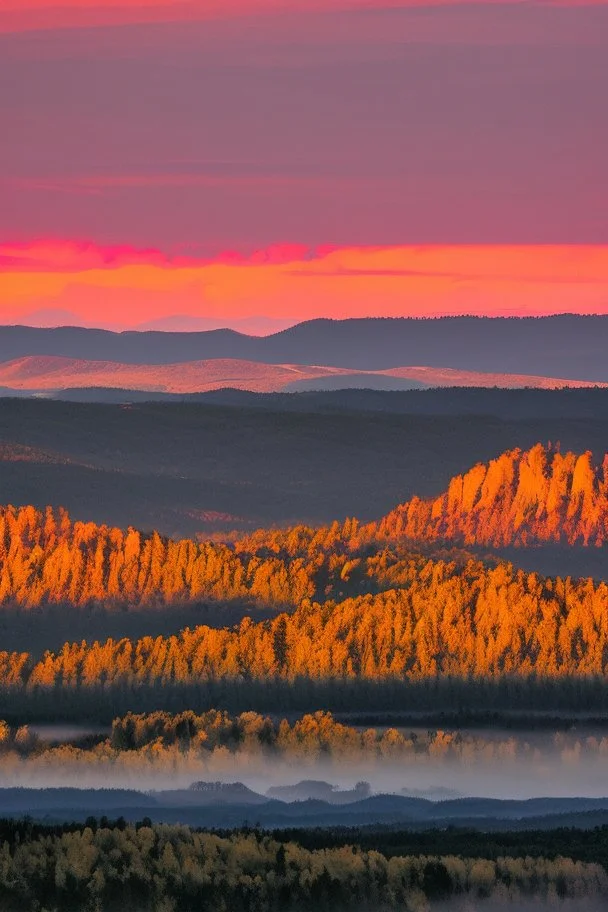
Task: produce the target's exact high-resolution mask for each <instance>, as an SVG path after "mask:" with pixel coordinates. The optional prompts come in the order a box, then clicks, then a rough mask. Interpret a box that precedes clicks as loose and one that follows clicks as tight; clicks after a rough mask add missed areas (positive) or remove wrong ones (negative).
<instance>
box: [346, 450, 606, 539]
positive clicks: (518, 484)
mask: <svg viewBox="0 0 608 912" xmlns="http://www.w3.org/2000/svg"><path fill="white" fill-rule="evenodd" d="M364 531H365V535H366V537H368V538H370V537H373V538H395V537H401V536H403V537H405V538H410V539H419V540H425V541H436V540H437V539H449V540H457V541H461V542H463V543H465V544H467V545H473V544H478V545H490V546H494V547H501V546H505V545H520V546H525V545H530V544H535V543H561V544H568V545H575V544H581V545H603V544H604V543H605V542H606V541H607V540H608V455H606V456H605V457H604V461H603V464H602V466H601V468H596V467H594V465H593V463H592V457H591V453H583V454H582V455H580V456H577V455H575V454H574V453H566V454H564V455H562V454H561V453H559V452H555V451H554V452H552V451H550V450H547V449H545V448H544V447H542V446H541V445H540V444H538V445H537V446H535V447H533V448H532V449H531V450H528V451H526V452H522V451H521V450H512V451H510V452H507V453H503V454H502V455H501V456H499V457H498V458H497V459H493V460H492V461H491V462H490V463H489V464H488V465H476V466H475V467H474V468H472V469H471V470H470V471H469V472H467V473H466V474H465V475H458V476H457V477H455V478H453V479H452V480H451V482H450V484H449V486H448V489H447V491H446V492H445V494H442V495H441V496H440V497H438V498H436V499H435V500H420V499H419V498H417V497H414V498H413V499H412V500H411V501H409V502H408V503H405V504H402V505H401V506H399V507H397V509H396V510H394V511H393V512H392V513H389V514H388V516H386V517H385V518H384V519H383V520H381V521H380V522H379V523H377V524H372V525H371V526H367V527H366V528H365V530H364Z"/></svg>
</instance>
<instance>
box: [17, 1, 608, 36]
mask: <svg viewBox="0 0 608 912" xmlns="http://www.w3.org/2000/svg"><path fill="white" fill-rule="evenodd" d="M469 2H472V3H477V4H479V5H486V6H487V5H488V4H489V3H496V4H498V3H502V4H504V3H513V4H519V3H521V0H469ZM533 2H534V0H533ZM536 2H537V4H538V5H544V6H549V5H552V6H604V5H606V4H607V3H608V0H536ZM458 5H462V0H381V2H380V0H290V2H289V3H287V2H286V0H177V2H175V0H174V2H170V0H0V32H18V31H32V30H37V29H58V28H74V27H87V26H107V25H129V24H134V23H153V22H189V21H190V22H192V21H202V20H205V19H216V18H227V17H231V16H249V15H255V14H258V13H264V12H275V13H276V12H284V11H289V12H298V11H312V10H317V11H329V10H340V9H374V8H375V7H382V8H386V7H393V8H407V7H429V6H458Z"/></svg>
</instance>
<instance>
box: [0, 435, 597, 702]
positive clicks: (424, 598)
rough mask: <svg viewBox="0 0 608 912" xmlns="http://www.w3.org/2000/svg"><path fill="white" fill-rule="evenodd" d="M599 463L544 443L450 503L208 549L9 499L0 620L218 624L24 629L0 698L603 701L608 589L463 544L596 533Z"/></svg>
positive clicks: (470, 481)
mask: <svg viewBox="0 0 608 912" xmlns="http://www.w3.org/2000/svg"><path fill="white" fill-rule="evenodd" d="M607 467H608V462H607V461H606V460H605V461H604V468H603V469H601V470H597V469H593V467H592V464H591V462H590V457H589V454H585V455H583V456H578V457H577V456H575V455H573V454H571V453H567V454H565V455H561V454H560V453H559V452H558V451H553V452H549V451H547V450H545V449H544V448H543V447H541V446H536V447H534V448H533V449H532V450H530V451H528V452H526V453H524V452H521V451H513V452H509V453H505V454H503V456H501V457H499V458H498V459H496V460H494V461H493V462H491V463H490V464H489V466H477V467H476V468H474V469H472V470H471V471H470V472H469V473H467V474H466V475H465V476H463V477H458V478H455V479H454V480H453V482H452V483H451V484H450V486H449V489H448V492H447V494H446V495H444V497H443V498H439V499H438V500H435V501H432V502H431V501H428V502H426V501H417V500H414V501H412V502H411V503H410V504H409V505H404V506H403V507H401V508H399V509H398V510H397V511H395V512H394V513H393V514H390V515H388V516H387V517H385V518H384V519H383V520H381V521H379V522H378V523H376V524H367V525H365V524H361V523H359V522H358V521H357V520H356V519H350V520H347V521H346V522H343V523H337V522H336V523H333V524H332V525H331V526H325V527H317V528H314V527H308V526H295V527H291V528H288V529H269V530H259V531H257V532H252V533H250V534H248V535H237V536H234V537H232V538H230V539H227V540H225V541H219V540H218V541H209V540H208V541H205V542H201V543H197V542H194V541H192V540H187V539H184V540H180V541H173V540H171V539H166V538H163V537H162V536H160V535H159V534H158V533H156V532H154V533H151V534H149V535H145V534H143V533H141V532H139V531H137V530H135V529H133V528H130V529H128V530H126V531H122V530H120V529H116V528H111V527H107V526H97V525H95V524H94V523H84V522H72V521H71V520H70V518H69V516H68V514H67V513H66V512H65V511H63V510H52V509H50V508H48V509H47V510H46V511H45V512H41V511H37V510H35V509H34V508H33V507H23V508H14V507H5V508H3V509H2V510H1V511H0V602H1V603H2V604H3V605H4V610H5V612H6V615H5V617H6V618H8V617H10V613H11V612H13V613H14V612H16V611H17V612H19V611H21V612H25V613H32V620H33V621H34V620H35V618H36V612H39V611H43V612H44V611H50V610H51V609H52V610H57V611H58V610H60V609H61V610H62V612H63V615H64V616H65V617H66V618H67V617H69V613H70V612H87V611H88V612H90V611H99V610H102V611H105V612H121V613H124V612H125V610H126V611H127V612H129V611H135V612H136V611H142V612H150V611H154V610H155V611H158V612H159V613H160V614H162V615H163V616H164V617H166V618H170V617H171V612H173V611H175V612H176V618H178V617H180V612H181V611H183V610H184V608H190V609H193V610H194V609H196V608H197V606H199V607H200V608H201V609H203V607H205V606H206V608H207V610H208V609H209V606H210V605H214V606H215V609H214V612H215V615H214V617H215V624H213V625H212V624H209V623H206V624H200V623H199V624H196V623H195V624H193V625H192V626H186V627H182V629H181V630H180V631H179V632H177V631H176V632H172V633H170V634H160V635H156V636H152V635H149V634H146V635H141V636H134V637H118V638H112V637H110V638H107V639H103V638H100V639H95V640H82V641H81V642H65V644H64V645H62V646H60V647H59V648H58V649H55V650H54V651H50V650H47V651H45V652H44V653H43V654H40V653H37V652H36V651H35V648H36V647H35V639H34V640H32V639H30V642H31V643H32V649H33V651H30V650H19V651H10V650H5V651H2V652H0V710H1V711H2V712H6V708H7V707H8V706H9V704H12V705H13V712H19V711H20V708H21V709H23V708H24V707H25V706H26V704H28V703H29V704H30V707H34V706H37V707H38V709H39V710H40V711H41V712H45V711H46V709H45V707H48V706H49V705H52V704H54V705H55V706H57V707H59V706H60V705H61V703H62V701H61V700H59V702H58V698H59V697H60V695H61V694H62V693H63V694H64V695H65V700H63V704H64V705H65V704H68V703H69V704H70V705H71V706H72V711H74V712H78V711H79V709H78V708H79V707H80V711H83V707H84V706H86V704H87V703H88V705H89V706H90V705H92V704H99V705H102V704H104V706H105V708H104V712H105V714H106V717H107V714H108V712H110V711H111V712H113V714H114V715H116V714H117V713H124V712H127V711H128V710H131V709H132V710H139V711H145V710H150V709H160V708H164V709H170V710H173V711H175V710H177V709H185V708H189V709H193V710H197V711H200V710H202V709H211V708H215V707H217V706H224V707H225V708H238V709H269V708H273V709H281V708H282V707H283V706H284V707H285V708H286V707H287V706H291V707H292V708H296V709H304V710H306V709H312V708H321V707H325V708H328V709H331V708H336V707H337V706H338V705H339V703H340V699H341V697H340V694H348V695H349V698H351V697H353V696H354V695H357V698H358V699H361V700H362V702H361V706H362V708H375V709H378V708H379V707H380V705H385V706H394V705H399V706H400V708H402V709H405V708H408V706H409V707H411V706H412V705H416V706H417V708H419V709H424V708H427V707H428V706H429V704H430V703H432V702H433V699H435V701H436V700H437V699H444V698H445V697H446V696H447V703H446V704H443V703H442V704H441V705H442V706H443V707H444V708H452V709H453V708H456V707H459V706H461V705H470V706H472V707H477V708H481V709H485V708H488V707H492V706H496V705H504V704H505V703H509V702H510V703H512V704H513V705H516V706H517V705H523V706H526V705H527V707H528V708H534V706H535V705H537V708H555V706H556V705H560V704H561V708H562V709H565V708H568V707H570V708H580V707H581V705H585V706H586V707H587V708H589V709H593V708H596V709H597V708H605V704H606V702H607V701H606V697H605V694H604V688H603V686H602V681H603V677H604V675H605V674H606V673H607V672H608V584H607V583H606V582H603V581H594V580H593V579H591V578H576V577H575V578H572V577H570V576H564V577H560V576H557V577H554V578H552V577H544V576H542V575H540V574H538V573H535V572H526V571H524V570H522V569H518V568H517V567H516V566H514V565H513V564H511V563H508V562H506V561H500V560H498V559H497V558H495V557H492V556H489V557H488V556H486V557H485V558H483V557H477V556H475V555H474V554H472V553H470V552H467V551H462V550H458V547H457V546H458V545H459V544H460V543H461V542H462V543H465V544H467V545H470V544H471V543H472V542H473V543H478V542H481V543H488V544H492V543H494V544H497V543H503V544H504V543H505V542H507V541H508V542H511V543H512V544H517V543H518V542H520V543H521V544H529V543H530V541H531V540H534V541H536V542H541V541H545V540H546V539H547V538H553V539H555V537H556V536H557V537H559V536H565V540H567V541H568V542H570V541H572V542H578V541H579V540H580V543H581V545H583V546H584V545H588V546H590V545H599V544H601V542H602V541H603V536H604V535H605V534H606V529H608V507H607V506H606V505H607V504H608V498H607V496H606V485H607V482H606V478H605V472H606V468H607ZM425 517H426V518H425ZM437 536H439V538H438V539H437V541H434V539H435V538H437ZM450 538H452V539H453V541H452V542H451V543H449V539H450ZM446 540H448V543H447V544H446V546H444V545H443V544H442V542H443V541H446ZM224 609H225V610H226V614H225V617H226V620H225V621H224V623H223V624H222V611H223V610H224ZM252 609H254V610H257V611H260V612H262V613H261V615H259V616H258V618H256V617H255V614H253V615H252V614H251V610H252ZM239 612H240V615H239ZM264 612H267V613H268V612H269V613H270V616H265V615H264ZM147 616H149V614H148V615H147ZM191 617H192V618H195V617H196V614H193V615H191ZM239 618H240V619H239ZM235 619H238V623H236V624H235V623H234V621H235ZM243 694H246V700H248V701H249V702H248V703H247V702H246V703H245V704H243V702H242V697H243ZM374 695H375V696H374ZM501 695H502V696H501ZM387 699H388V703H387V702H386V700H387ZM284 700H287V702H283V701H284ZM256 701H257V702H256ZM269 701H270V702H269ZM307 701H308V702H307ZM395 701H396V702H395ZM497 701H498V702H497ZM436 705H437V703H436Z"/></svg>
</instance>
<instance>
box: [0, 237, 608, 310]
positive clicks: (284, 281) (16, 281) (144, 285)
mask: <svg viewBox="0 0 608 912" xmlns="http://www.w3.org/2000/svg"><path fill="white" fill-rule="evenodd" d="M0 266H1V273H2V275H1V281H0V321H1V322H5V323H6V322H11V323H14V322H19V321H20V319H25V318H26V317H27V315H28V314H31V313H32V311H41V310H42V311H48V310H49V309H51V310H53V311H55V312H70V314H73V315H74V317H75V319H76V320H77V321H78V322H80V323H83V324H86V325H95V324H97V325H104V326H114V327H116V328H124V327H125V326H131V327H135V326H138V325H140V324H141V323H142V322H146V323H149V322H150V321H155V320H161V319H162V320H163V321H166V320H167V319H169V320H170V318H171V316H175V317H177V316H180V315H184V314H185V315H188V318H189V319H204V320H211V321H215V322H216V323H217V322H218V321H219V322H220V323H223V324H224V325H226V324H230V325H233V324H234V322H235V321H237V320H254V319H255V320H256V321H259V320H260V317H264V318H266V319H268V320H270V321H277V320H280V321H284V322H296V321H300V320H306V319H313V318H316V317H333V318H346V317H363V316H417V317H422V316H439V315H443V314H458V313H472V314H522V315H523V314H530V315H532V314H534V315H537V314H545V313H563V312H573V313H608V291H607V289H608V246H575V245H573V246H565V245H562V246H556V245H544V246H521V245H519V246H517V245H502V246H490V245H489V246H479V245H477V246H463V245H460V246H456V245H443V246H439V245H428V246H401V247H343V248H331V247H327V248H309V247H307V246H305V245H301V244H290V243H280V244H276V245H274V246H271V247H267V248H263V249H259V250H251V251H248V252H245V253H239V252H235V251H226V252H224V253H220V254H218V255H216V256H213V257H209V256H207V257H204V256H201V255H200V254H199V253H197V252H196V251H195V250H192V251H187V250H186V251H184V250H175V251H169V252H166V251H162V250H159V249H156V248H138V247H135V246H132V245H129V244H113V245H105V246H104V245H101V244H96V243H94V242H92V241H82V240H65V241H62V240H53V239H48V240H36V241H30V242H28V241H20V242H14V243H11V242H5V243H3V244H2V243H0Z"/></svg>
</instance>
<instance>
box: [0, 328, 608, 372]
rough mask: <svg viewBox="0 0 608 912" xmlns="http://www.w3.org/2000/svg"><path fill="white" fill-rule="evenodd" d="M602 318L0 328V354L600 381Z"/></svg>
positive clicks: (607, 335)
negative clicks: (254, 328)
mask: <svg viewBox="0 0 608 912" xmlns="http://www.w3.org/2000/svg"><path fill="white" fill-rule="evenodd" d="M607 347H608V316H574V315H571V314H563V315H558V316H551V317H539V318H521V317H517V318H515V317H513V318H503V317H496V318H489V317H466V316H464V317H442V318H438V319H432V320H422V319H420V320H417V319H409V318H398V319H387V318H368V319H351V320H311V321H308V322H305V323H299V324H297V325H296V326H292V327H290V328H288V329H285V330H283V331H281V332H277V333H273V334H272V335H268V336H263V337H260V336H248V335H244V334H242V333H238V332H235V331H233V330H227V329H224V330H211V331H207V332H158V331H156V332H154V331H151V332H123V333H114V332H109V331H106V330H100V329H84V328H78V327H59V328H55V329H48V328H33V327H26V326H4V327H1V328H0V361H9V360H14V359H15V358H23V357H27V356H31V355H35V356H60V357H64V358H77V359H82V360H85V361H89V360H93V361H115V362H120V363H122V364H150V365H152V364H175V363H178V362H186V361H187V362H191V361H201V360H203V361H204V360H208V359H230V360H238V361H257V362H264V363H266V364H277V365H280V364H295V365H298V364H300V365H323V366H325V367H339V368H346V369H348V370H357V371H381V370H386V369H390V368H394V367H403V366H411V365H424V366H426V367H434V368H437V367H439V368H452V369H454V370H465V371H477V372H485V373H500V374H520V375H521V374H523V375H533V376H541V377H558V378H563V379H566V380H586V381H591V382H594V383H595V382H606V381H608V370H607V368H606V359H605V352H606V349H607Z"/></svg>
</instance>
